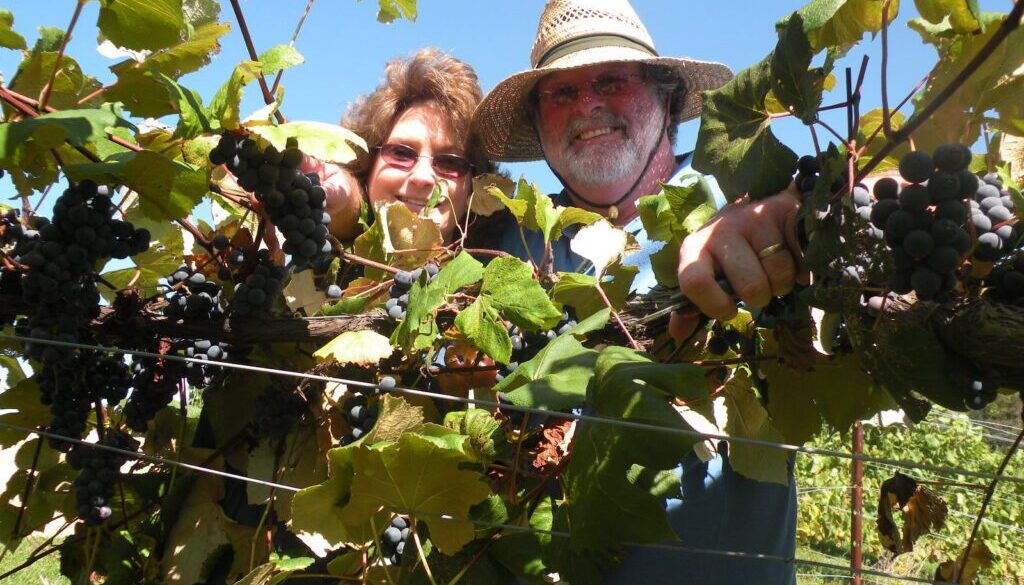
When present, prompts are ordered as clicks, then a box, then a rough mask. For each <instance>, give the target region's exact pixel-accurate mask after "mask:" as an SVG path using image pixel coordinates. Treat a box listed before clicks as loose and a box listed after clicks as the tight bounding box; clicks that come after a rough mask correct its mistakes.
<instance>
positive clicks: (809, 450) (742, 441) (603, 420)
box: [0, 335, 1024, 485]
mask: <svg viewBox="0 0 1024 585" xmlns="http://www.w3.org/2000/svg"><path fill="white" fill-rule="evenodd" d="M0 339H11V340H15V341H21V342H23V343H42V344H44V345H54V346H57V347H67V348H71V349H88V350H92V351H99V352H108V353H120V354H125V355H131V356H141V357H148V358H153V359H162V360H168V361H177V362H182V363H190V362H197V363H201V364H203V365H206V366H209V365H211V362H210V361H207V360H202V359H198V358H189V357H184V356H175V355H164V354H159V353H152V352H148V351H138V350H134V349H124V348H120V347H105V346H101V345H91V344H86V343H73V342H69V341H58V340H55V339H38V338H34V337H25V336H21V335H0ZM214 365H216V367H225V368H230V369H237V370H248V371H252V372H261V373H265V374H273V375H278V376H285V377H291V378H300V379H305V380H316V381H319V382H332V383H336V384H345V385H348V386H356V387H361V388H374V389H376V390H381V391H386V392H392V393H395V394H408V395H412V396H422V397H426V398H432V399H436V400H442V401H447V402H455V403H459V404H469V405H483V406H490V407H493V408H500V409H503V410H511V411H518V412H525V413H529V414H537V415H541V416H549V417H553V418H564V419H571V420H578V421H583V422H591V423H597V424H611V425H619V426H621V427H625V428H631V429H636V430H642V431H654V432H662V433H669V434H677V435H684V436H687V437H692V438H696V439H702V440H703V439H714V440H719V441H727V442H730V443H733V444H737V445H752V446H755V447H767V448H770V449H779V450H782V451H789V452H792V453H805V454H808V455H818V456H825V457H836V458H840V459H849V460H852V461H865V462H870V463H886V464H889V465H896V466H899V467H902V468H904V469H922V470H927V471H932V472H936V473H958V474H960V475H965V476H969V477H977V478H980V479H988V480H996V481H1005V482H1009V483H1017V484H1021V485H1024V478H1021V477H1013V476H1007V475H997V474H994V473H988V472H984V471H971V470H969V469H961V468H953V467H943V466H937V465H929V464H927V463H915V462H913V461H900V460H898V459H889V458H885V457H870V456H867V455H856V454H852V453H846V452H843V451H833V450H831V449H817V448H814V447H806V446H802V445H789V444H786V443H777V442H774V441H765V440H761V439H751V438H747V437H731V436H729V435H722V434H719V433H703V432H699V431H695V430H691V429H683V428H675V427H661V426H656V425H650V424H645V423H639V422H633V421H628V420H622V419H615V418H608V417H604V416H595V415H589V414H575V413H571V412H559V411H556V410H548V409H544V408H532V407H529V406H518V405H514V404H507V403H498V402H494V401H491V400H482V399H479V398H462V397H459V396H449V395H447V394H439V393H436V392H429V391H426V390H417V389H415V388H403V387H401V386H398V387H395V388H388V389H387V390H383V389H381V388H380V385H379V384H374V383H372V382H363V381H361V380H346V379H344V378H335V377H332V376H321V375H319V374H309V373H305V372H292V371H288V370H279V369H275V368H267V367H263V366H253V365H250V364H238V363H233V362H216V364H214Z"/></svg>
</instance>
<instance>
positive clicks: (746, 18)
mask: <svg viewBox="0 0 1024 585" xmlns="http://www.w3.org/2000/svg"><path fill="white" fill-rule="evenodd" d="M306 3H307V0H242V3H241V4H242V9H243V12H244V14H245V15H246V20H247V22H248V25H249V28H250V31H251V33H252V36H253V39H254V42H255V44H256V48H257V51H263V50H265V49H267V48H269V47H271V46H273V45H275V44H279V43H287V42H288V40H289V38H290V37H291V34H292V31H293V30H294V28H295V24H296V23H297V22H298V19H299V16H300V15H301V13H302V11H303V9H304V8H305V6H306ZM74 4H75V1H74V0H14V1H8V2H6V3H5V7H6V8H8V9H10V10H12V11H13V12H14V15H15V22H14V26H15V30H17V31H18V32H20V33H21V34H22V35H24V36H25V37H26V39H27V40H28V42H29V44H30V46H31V44H32V43H33V42H34V40H35V38H36V36H37V34H38V33H37V32H36V29H37V28H38V27H39V26H41V25H49V26H58V27H61V28H65V27H67V25H68V22H69V21H70V18H71V14H72V11H73V9H74ZM803 4H804V2H798V1H792V0H770V1H765V0H715V1H714V2H697V1H693V0H689V1H685V0H633V5H634V7H635V8H636V10H637V12H638V13H639V14H640V17H641V19H642V20H643V21H644V23H645V24H646V25H647V27H648V29H649V30H650V32H651V35H652V36H653V38H654V41H655V43H656V45H657V48H658V50H659V51H660V52H661V54H663V55H672V56H690V57H694V58H697V59H705V60H716V61H721V62H723V63H725V64H726V65H728V66H729V67H731V68H732V69H733V70H734V71H739V70H741V69H743V68H745V67H747V66H749V65H751V64H753V63H755V62H757V61H758V60H759V59H761V58H762V57H764V56H765V55H766V54H767V53H768V52H769V51H770V50H771V49H772V47H773V46H774V43H775V31H774V27H773V24H774V23H775V22H776V21H777V20H778V19H779V18H781V17H783V16H785V15H787V14H789V13H790V12H792V11H793V10H795V9H797V8H799V7H800V6H802V5H803ZM902 4H903V6H904V10H903V14H901V15H900V18H899V20H898V21H897V24H896V26H894V27H893V34H892V36H891V37H890V38H891V50H892V56H893V57H892V58H891V59H890V74H889V87H890V94H891V97H892V98H894V100H893V101H895V100H898V99H899V98H901V97H902V96H903V95H905V94H906V92H908V91H909V90H910V89H911V88H913V86H914V85H915V84H916V83H917V82H918V80H920V78H921V77H922V76H923V75H924V74H925V73H926V72H927V71H928V69H929V68H930V67H931V66H932V65H933V64H934V62H935V54H934V51H933V50H932V49H931V47H928V46H926V45H923V44H922V43H921V41H920V39H919V37H918V36H917V34H916V33H913V32H912V31H910V30H909V29H907V28H906V27H905V24H904V23H905V21H906V19H907V17H908V16H910V15H912V14H911V13H914V12H915V11H914V8H913V3H912V2H910V1H909V0H904V2H903V3H902ZM980 4H981V7H982V8H983V9H985V10H1000V11H1004V12H1005V11H1006V10H1008V8H1009V4H1010V3H1009V2H1006V1H998V2H997V1H996V0H981V2H980ZM542 7H543V2H542V0H501V1H495V0H419V17H418V19H417V20H416V22H408V21H405V20H401V21H397V22H395V23H394V24H391V25H382V24H379V23H377V22H376V19H375V14H376V10H377V2H376V1H375V0H363V1H361V2H357V1H356V0H317V1H316V2H315V3H314V5H313V8H312V11H311V13H310V15H309V18H307V20H306V23H305V25H304V27H303V29H302V31H301V33H300V35H299V39H298V42H297V44H296V47H297V48H298V50H299V51H300V52H301V53H302V54H303V55H304V56H305V57H306V62H305V64H303V65H301V66H299V67H296V68H294V69H291V70H288V71H287V72H285V75H284V79H283V85H284V87H285V88H286V97H285V101H284V106H283V112H284V114H285V115H286V116H287V117H288V118H289V119H290V120H321V121H329V122H336V121H337V120H338V119H339V117H340V116H341V114H342V113H343V112H344V110H345V107H346V105H347V104H349V103H350V102H351V101H352V100H353V99H354V98H355V97H356V96H358V95H360V94H362V93H365V92H367V91H369V90H371V89H372V88H373V87H374V86H376V84H377V82H378V80H379V78H380V75H381V71H382V69H383V65H384V63H385V62H386V61H387V60H388V59H390V58H393V57H396V56H402V55H405V54H408V53H409V52H411V51H413V50H415V49H417V48H420V47H423V46H435V47H439V48H441V49H443V50H446V51H449V52H451V53H453V54H454V55H456V56H457V57H459V58H461V59H463V60H465V61H467V62H469V63H470V64H472V65H473V66H474V67H476V69H477V71H478V73H479V75H480V80H481V84H482V86H483V88H484V90H485V91H487V90H489V89H491V88H492V87H494V85H495V84H497V83H498V82H499V81H501V80H502V79H503V78H505V77H506V76H508V75H510V74H512V73H515V72H517V71H521V70H523V69H527V68H528V67H529V51H530V47H531V45H532V42H533V37H534V33H535V32H536V27H537V20H538V18H539V16H540V12H541V9H542ZM98 11H99V7H98V3H97V2H91V3H89V4H88V5H87V6H86V7H85V10H84V11H83V14H82V16H81V19H80V22H79V24H78V27H77V28H76V31H75V34H74V36H73V38H72V41H71V43H70V46H69V49H68V54H70V55H72V56H73V57H75V58H76V59H78V61H79V63H80V64H81V66H82V68H83V69H84V70H85V71H86V72H87V73H88V74H90V75H93V76H95V77H98V78H99V79H100V80H101V81H102V82H104V83H109V82H111V81H113V80H114V77H113V75H112V74H111V73H110V71H109V69H108V67H110V66H111V65H113V64H114V63H115V62H116V61H112V60H109V59H107V58H105V57H103V56H101V55H100V54H99V53H97V52H96V48H95V47H96V36H97V29H96V16H97V14H98ZM221 20H222V21H228V22H231V24H232V31H231V33H230V34H228V35H226V36H225V37H223V38H222V40H221V42H222V45H223V49H222V51H221V52H220V54H219V55H217V57H215V58H214V60H213V62H212V63H211V64H210V65H209V66H207V67H206V68H204V69H202V70H200V71H198V72H196V73H193V74H190V75H188V76H186V77H184V78H183V80H182V82H183V83H184V84H185V85H187V86H189V87H191V88H194V89H196V90H198V91H199V92H200V93H201V94H202V95H203V97H204V98H205V99H206V100H207V101H208V100H209V99H210V97H211V96H212V95H213V94H214V92H216V90H217V88H218V87H219V86H220V85H221V84H222V83H223V82H224V81H225V80H226V79H227V77H228V76H229V75H230V73H231V70H232V69H233V67H234V66H235V64H237V63H238V62H239V61H241V60H243V59H247V58H248V56H247V54H246V51H245V46H244V44H243V41H242V37H241V34H240V33H239V30H238V27H237V25H236V23H235V18H234V14H233V12H232V10H231V6H230V3H229V2H228V1H227V0H222V6H221ZM878 45H879V43H878V42H877V41H875V42H873V43H870V42H869V43H867V44H866V47H858V48H856V49H854V50H853V51H851V53H850V54H849V55H848V56H847V57H846V58H845V59H843V60H842V61H841V62H840V64H841V65H843V66H855V65H856V64H859V62H860V56H861V55H862V54H864V52H865V50H866V51H867V52H868V53H869V54H871V55H872V62H871V63H870V64H869V71H868V77H867V84H866V86H865V96H864V100H863V102H862V108H861V111H862V112H867V111H868V110H870V109H872V108H874V107H877V106H878V105H879V104H880V97H879V92H878V78H879V75H878V66H879V59H878V55H879V51H878ZM19 60H20V55H19V54H18V53H17V52H15V51H9V50H3V51H0V72H2V73H3V76H4V78H5V79H9V78H10V77H11V76H12V75H13V73H14V71H15V70H16V68H17V64H18V62H19ZM837 74H838V75H839V78H840V80H841V79H842V70H841V69H840V70H837ZM841 87H842V86H841V85H840V86H839V87H838V88H837V91H836V92H834V93H835V95H834V96H832V97H829V96H826V103H832V102H833V101H838V99H839V98H840V91H841ZM243 105H244V107H243V115H244V113H246V112H251V111H253V110H255V109H256V108H258V107H259V106H261V105H262V101H261V96H260V92H259V89H258V87H257V86H256V84H255V83H254V84H252V85H251V86H249V88H248V90H247V93H246V99H245V101H244V104H243ZM827 119H828V120H829V121H830V122H834V124H833V126H835V127H837V128H842V127H845V122H844V114H843V113H842V111H837V112H834V113H833V115H832V116H831V117H828V118H827ZM697 127H698V123H697V122H696V121H693V122H690V123H687V124H684V125H683V126H682V127H681V128H680V133H679V141H678V150H680V151H685V150H690V149H691V148H692V145H693V142H694V140H695V137H696V133H697ZM775 127H776V132H777V134H778V135H779V136H780V138H781V139H782V140H783V142H785V143H787V144H788V145H790V146H791V147H793V148H794V149H795V150H797V152H798V153H801V154H802V153H806V152H809V151H810V150H811V149H812V147H811V143H810V138H809V134H808V132H807V130H806V129H805V128H803V127H802V126H801V125H800V124H799V123H798V122H795V121H791V120H786V121H783V123H777V124H776V125H775ZM507 168H508V170H510V171H511V172H512V174H513V175H514V176H517V177H518V176H519V175H520V174H525V175H526V177H527V178H528V179H529V180H531V181H533V182H536V183H538V184H539V185H540V186H541V187H542V188H544V189H546V190H548V191H554V190H557V182H556V181H555V179H554V178H553V177H552V176H551V174H550V172H549V171H548V170H547V168H546V167H545V166H544V165H543V164H540V163H535V164H528V165H510V166H508V167H507ZM4 181H5V182H6V181H7V179H5V180H4ZM8 185H9V183H8ZM5 190H6V189H5Z"/></svg>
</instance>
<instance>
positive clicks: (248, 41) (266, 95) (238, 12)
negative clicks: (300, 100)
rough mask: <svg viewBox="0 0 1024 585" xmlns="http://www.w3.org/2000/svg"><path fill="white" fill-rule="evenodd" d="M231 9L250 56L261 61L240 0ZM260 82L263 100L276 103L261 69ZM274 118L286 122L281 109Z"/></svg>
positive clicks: (233, 0) (276, 111) (236, 0)
mask: <svg viewBox="0 0 1024 585" xmlns="http://www.w3.org/2000/svg"><path fill="white" fill-rule="evenodd" d="M231 9H232V10H234V11H235V19H236V20H238V29H239V30H240V31H242V39H243V40H244V41H245V48H246V50H248V51H249V58H250V59H252V60H253V61H259V55H257V54H256V47H255V46H253V44H252V37H251V36H250V35H249V27H248V25H246V24H245V16H243V15H242V7H241V6H239V5H238V0H231ZM257 81H259V84H260V91H262V92H263V100H264V101H265V102H266V103H267V105H270V104H272V103H274V95H273V94H272V93H270V88H269V87H268V86H267V78H266V77H264V76H263V72H262V71H261V72H260V74H259V78H258V79H257ZM274 118H276V119H277V121H278V123H280V124H284V122H285V119H284V115H283V114H281V112H280V111H279V110H274Z"/></svg>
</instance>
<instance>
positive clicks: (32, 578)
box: [0, 538, 71, 585]
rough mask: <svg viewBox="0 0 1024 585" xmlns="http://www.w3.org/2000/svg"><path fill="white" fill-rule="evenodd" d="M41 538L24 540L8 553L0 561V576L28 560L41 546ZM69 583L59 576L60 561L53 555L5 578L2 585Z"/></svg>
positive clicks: (55, 584)
mask: <svg viewBox="0 0 1024 585" xmlns="http://www.w3.org/2000/svg"><path fill="white" fill-rule="evenodd" d="M42 541H43V539H42V538H26V539H25V540H23V541H21V545H20V546H18V548H17V549H15V550H14V551H10V552H8V553H7V554H6V555H5V556H4V558H3V560H2V561H0V575H2V574H3V573H6V572H7V571H9V570H11V569H13V568H14V567H17V566H18V565H20V564H21V563H23V562H25V560H26V559H28V556H29V555H30V554H31V553H32V551H33V550H34V549H35V547H37V546H38V545H39V544H41V543H42ZM70 583H71V581H69V580H68V579H67V577H64V576H63V575H61V574H60V561H59V560H58V559H57V555H56V554H53V555H50V556H47V557H43V558H41V559H39V560H38V561H36V562H35V563H34V564H33V565H31V566H29V567H26V568H25V569H23V570H21V571H19V572H17V573H15V574H14V575H11V576H10V577H7V578H5V579H4V580H3V585H70Z"/></svg>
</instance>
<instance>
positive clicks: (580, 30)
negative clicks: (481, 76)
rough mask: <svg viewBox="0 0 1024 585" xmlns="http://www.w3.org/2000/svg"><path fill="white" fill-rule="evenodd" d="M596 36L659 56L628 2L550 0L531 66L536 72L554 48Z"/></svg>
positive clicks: (545, 7) (538, 32)
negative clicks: (625, 41) (630, 43)
mask: <svg viewBox="0 0 1024 585" xmlns="http://www.w3.org/2000/svg"><path fill="white" fill-rule="evenodd" d="M594 36H614V37H621V38H624V39H628V40H631V41H634V42H636V43H639V44H640V45H643V46H645V47H647V48H649V49H650V51H651V53H652V54H653V55H657V51H656V50H655V48H654V40H653V39H652V38H651V35H650V33H648V32H647V28H646V27H645V26H644V25H643V23H642V22H640V17H639V16H637V14H636V10H634V9H633V6H631V5H630V3H629V2H628V1H627V0H549V2H548V3H547V5H546V6H544V12H542V13H541V16H540V24H538V25H537V38H536V39H535V40H534V41H533V50H532V51H530V64H531V66H532V67H533V68H534V69H536V68H537V67H538V66H540V65H542V64H543V63H542V61H543V60H544V58H545V56H546V55H548V53H550V52H551V51H552V50H553V49H556V48H558V47H560V46H563V45H565V44H566V43H567V42H570V41H573V40H576V39H581V38H586V37H594Z"/></svg>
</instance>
